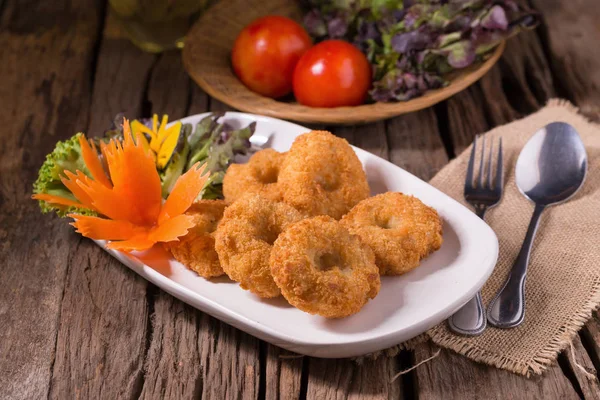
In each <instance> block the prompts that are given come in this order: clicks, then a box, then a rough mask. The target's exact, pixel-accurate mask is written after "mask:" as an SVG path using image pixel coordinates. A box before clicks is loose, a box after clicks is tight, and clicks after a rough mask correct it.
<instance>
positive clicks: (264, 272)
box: [215, 194, 302, 298]
mask: <svg viewBox="0 0 600 400" xmlns="http://www.w3.org/2000/svg"><path fill="white" fill-rule="evenodd" d="M301 219H302V215H301V214H300V212H298V210H296V209H294V208H293V207H291V206H289V205H287V204H285V203H277V202H273V201H271V200H268V199H265V198H263V197H260V196H258V195H253V194H248V195H245V196H243V197H241V198H240V199H239V200H237V201H236V202H234V203H233V204H232V205H231V206H229V207H228V208H227V210H225V214H224V216H223V219H222V220H221V223H220V224H219V227H218V229H217V233H216V246H215V247H216V249H217V253H218V254H219V260H220V261H221V265H222V267H223V270H224V271H225V273H226V274H227V275H228V276H229V277H230V278H231V279H233V280H234V281H237V282H239V283H240V286H241V288H242V289H245V290H249V291H251V292H252V293H254V294H256V295H258V296H260V297H264V298H269V297H276V296H279V294H280V291H279V288H278V287H277V285H276V284H275V282H274V281H273V277H272V276H271V269H270V267H269V256H270V254H271V249H272V248H273V242H275V239H277V236H279V234H280V233H281V232H282V231H283V230H284V229H285V228H286V227H287V226H288V225H290V224H292V223H294V222H297V221H300V220H301Z"/></svg>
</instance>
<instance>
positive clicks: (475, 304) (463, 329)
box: [448, 207, 488, 336]
mask: <svg viewBox="0 0 600 400" xmlns="http://www.w3.org/2000/svg"><path fill="white" fill-rule="evenodd" d="M487 209H488V208H487V207H476V208H475V214H477V216H478V217H479V218H481V219H483V220H484V221H485V219H484V217H485V212H486V211H487ZM486 325H487V322H486V318H485V308H483V301H482V300H481V292H477V294H476V295H475V297H473V298H472V299H471V300H469V302H468V303H467V304H465V305H464V306H462V307H461V308H460V309H459V310H458V311H457V312H455V313H454V314H452V316H451V317H450V318H448V327H449V328H450V330H451V331H452V332H454V333H457V334H459V335H465V336H478V335H481V334H482V333H483V331H484V330H485V328H486Z"/></svg>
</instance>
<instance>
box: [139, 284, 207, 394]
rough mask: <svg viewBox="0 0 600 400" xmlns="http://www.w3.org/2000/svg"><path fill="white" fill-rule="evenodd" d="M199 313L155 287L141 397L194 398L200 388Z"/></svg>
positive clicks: (200, 390)
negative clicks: (150, 334)
mask: <svg viewBox="0 0 600 400" xmlns="http://www.w3.org/2000/svg"><path fill="white" fill-rule="evenodd" d="M201 315H202V314H201V313H200V312H199V311H197V310H196V309H194V308H193V307H191V306H188V305H187V304H185V303H183V302H181V301H179V300H177V299H176V298H174V297H172V296H171V295H170V294H168V293H165V292H163V291H162V290H159V289H158V290H157V294H156V301H155V303H154V314H153V316H152V327H153V329H152V337H151V341H150V347H149V350H148V355H147V358H146V364H145V375H144V385H143V388H142V393H141V396H140V397H142V398H144V399H195V398H198V397H199V396H200V394H201V392H202V365H201V363H200V349H199V348H198V324H199V321H200V319H201Z"/></svg>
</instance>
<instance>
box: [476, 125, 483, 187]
mask: <svg viewBox="0 0 600 400" xmlns="http://www.w3.org/2000/svg"><path fill="white" fill-rule="evenodd" d="M484 159H485V136H483V137H482V138H481V160H479V178H478V183H477V187H478V188H482V187H483V160H484Z"/></svg>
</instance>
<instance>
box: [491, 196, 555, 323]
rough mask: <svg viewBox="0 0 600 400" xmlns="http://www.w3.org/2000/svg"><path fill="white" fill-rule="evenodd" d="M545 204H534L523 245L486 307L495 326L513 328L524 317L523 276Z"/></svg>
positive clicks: (525, 273) (525, 272) (521, 321)
mask: <svg viewBox="0 0 600 400" xmlns="http://www.w3.org/2000/svg"><path fill="white" fill-rule="evenodd" d="M545 208H546V206H544V205H539V204H536V206H535V209H534V210H533V215H532V216H531V221H530V222H529V228H527V234H526V235H525V240H524V242H523V247H521V251H520V252H519V255H518V256H517V259H516V261H515V263H514V264H513V267H512V269H511V271H510V275H509V276H508V279H507V280H506V283H505V284H504V287H503V288H502V289H500V291H499V292H498V294H496V297H494V299H493V300H492V302H491V303H490V305H489V307H488V313H487V317H488V321H489V323H490V324H491V325H493V326H495V327H497V328H514V327H516V326H519V325H521V323H523V319H524V318H525V277H526V275H527V265H528V264H529V255H530V253H531V245H532V244H533V240H534V238H535V233H536V231H537V228H538V225H539V222H540V216H541V215H542V212H543V211H544V209H545Z"/></svg>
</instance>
